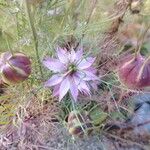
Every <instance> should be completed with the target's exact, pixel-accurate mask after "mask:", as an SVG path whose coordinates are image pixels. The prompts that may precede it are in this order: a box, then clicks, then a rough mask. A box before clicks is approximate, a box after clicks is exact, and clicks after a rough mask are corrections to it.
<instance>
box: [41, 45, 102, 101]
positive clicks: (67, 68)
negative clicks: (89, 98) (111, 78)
mask: <svg viewBox="0 0 150 150" xmlns="http://www.w3.org/2000/svg"><path fill="white" fill-rule="evenodd" d="M56 54H57V55H56V58H51V57H46V58H44V60H43V64H44V66H45V67H47V68H48V69H50V70H51V71H52V72H53V73H54V75H53V76H52V77H51V78H50V79H49V80H48V81H47V82H45V86H46V87H53V95H54V96H58V97H59V101H61V100H62V99H63V97H64V96H65V95H66V94H67V93H68V92H69V93H70V95H71V97H72V98H73V100H74V101H77V98H78V95H79V93H81V94H84V95H90V94H91V92H90V89H91V88H96V87H97V81H98V80H99V79H98V77H97V76H96V69H95V68H94V67H93V63H94V61H95V58H94V57H84V56H83V49H82V48H81V49H78V50H77V51H76V52H75V51H74V50H73V49H72V50H70V51H67V50H66V49H65V48H64V49H63V48H60V47H59V48H57V50H56Z"/></svg>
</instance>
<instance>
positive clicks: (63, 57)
mask: <svg viewBox="0 0 150 150" xmlns="http://www.w3.org/2000/svg"><path fill="white" fill-rule="evenodd" d="M56 51H57V56H58V59H59V60H60V62H62V63H64V64H66V63H68V53H67V51H66V50H65V49H62V48H60V47H58V48H57V50H56Z"/></svg>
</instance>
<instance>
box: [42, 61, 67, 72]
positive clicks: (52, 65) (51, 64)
mask: <svg viewBox="0 0 150 150" xmlns="http://www.w3.org/2000/svg"><path fill="white" fill-rule="evenodd" d="M43 64H44V66H45V67H47V68H48V69H50V70H51V71H53V72H62V71H64V70H65V69H66V67H65V65H64V64H63V63H61V62H60V61H59V60H57V59H54V58H45V59H44V60H43Z"/></svg>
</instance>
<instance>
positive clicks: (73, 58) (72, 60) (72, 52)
mask: <svg viewBox="0 0 150 150" xmlns="http://www.w3.org/2000/svg"><path fill="white" fill-rule="evenodd" d="M75 58H76V53H75V51H74V50H73V49H72V50H71V52H70V62H71V63H72V62H74V61H75Z"/></svg>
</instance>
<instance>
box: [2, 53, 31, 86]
mask: <svg viewBox="0 0 150 150" xmlns="http://www.w3.org/2000/svg"><path fill="white" fill-rule="evenodd" d="M0 71H1V75H2V80H3V81H4V82H5V83H7V84H15V83H19V82H21V81H24V80H26V79H27V78H28V76H29V75H30V73H31V62H30V59H29V58H28V57H27V56H26V55H25V54H23V53H20V52H18V53H15V54H11V53H10V52H5V53H2V54H1V57H0Z"/></svg>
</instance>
